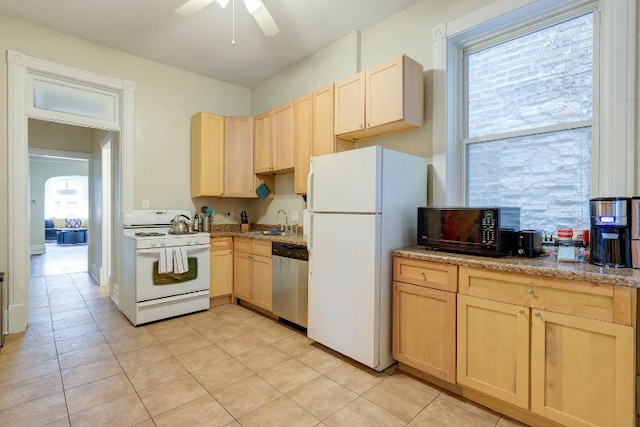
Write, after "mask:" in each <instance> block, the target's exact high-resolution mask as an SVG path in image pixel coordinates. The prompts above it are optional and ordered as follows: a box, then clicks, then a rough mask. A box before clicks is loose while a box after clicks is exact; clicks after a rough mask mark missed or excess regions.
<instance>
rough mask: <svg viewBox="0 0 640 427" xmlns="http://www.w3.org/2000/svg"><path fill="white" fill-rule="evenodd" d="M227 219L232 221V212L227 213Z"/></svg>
mask: <svg viewBox="0 0 640 427" xmlns="http://www.w3.org/2000/svg"><path fill="white" fill-rule="evenodd" d="M227 218H229V219H233V212H231V211H228V212H227Z"/></svg>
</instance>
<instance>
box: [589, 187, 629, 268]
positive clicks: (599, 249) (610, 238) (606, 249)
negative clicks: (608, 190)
mask: <svg viewBox="0 0 640 427" xmlns="http://www.w3.org/2000/svg"><path fill="white" fill-rule="evenodd" d="M589 205H590V208H591V238H590V240H589V248H590V253H591V255H590V260H589V262H590V263H591V264H596V265H604V266H608V267H631V227H630V224H629V218H630V214H631V199H630V198H628V197H600V198H595V199H591V200H590V201H589Z"/></svg>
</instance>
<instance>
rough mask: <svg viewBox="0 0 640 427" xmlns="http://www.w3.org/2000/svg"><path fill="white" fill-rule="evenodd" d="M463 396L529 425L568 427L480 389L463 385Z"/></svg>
mask: <svg viewBox="0 0 640 427" xmlns="http://www.w3.org/2000/svg"><path fill="white" fill-rule="evenodd" d="M462 396H463V397H466V398H467V399H469V400H471V401H473V402H476V403H479V404H480V405H483V406H486V407H487V408H489V409H492V410H494V411H496V412H498V413H500V414H504V415H506V416H508V417H510V418H513V419H514V420H517V421H520V422H522V423H524V424H526V425H529V426H536V427H566V426H565V425H564V424H558V423H555V422H553V421H551V420H548V419H546V418H542V417H540V416H538V415H536V414H534V413H532V412H529V411H525V410H524V409H521V408H518V407H516V406H513V405H510V404H508V403H507V402H504V401H502V400H498V399H495V398H493V397H491V396H487V395H486V394H484V393H481V392H479V391H476V390H473V389H470V388H466V387H462Z"/></svg>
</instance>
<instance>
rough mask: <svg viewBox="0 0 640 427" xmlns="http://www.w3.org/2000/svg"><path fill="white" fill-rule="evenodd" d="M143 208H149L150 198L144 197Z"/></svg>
mask: <svg viewBox="0 0 640 427" xmlns="http://www.w3.org/2000/svg"><path fill="white" fill-rule="evenodd" d="M142 209H149V199H142Z"/></svg>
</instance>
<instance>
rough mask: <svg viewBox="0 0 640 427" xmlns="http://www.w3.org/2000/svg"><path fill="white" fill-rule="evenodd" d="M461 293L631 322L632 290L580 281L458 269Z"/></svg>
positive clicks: (583, 315)
mask: <svg viewBox="0 0 640 427" xmlns="http://www.w3.org/2000/svg"><path fill="white" fill-rule="evenodd" d="M459 282H460V293H461V294H467V295H474V296H479V297H482V298H487V299H491V300H494V301H503V302H509V303H513V304H519V305H524V306H528V307H531V308H538V309H542V310H549V311H554V312H558V313H565V314H572V315H576V316H581V317H587V318H592V319H597V320H603V321H606V322H615V323H620V324H624V325H632V324H633V323H632V322H633V317H634V316H633V315H632V313H633V312H634V310H635V308H634V307H633V305H634V304H633V301H634V300H635V292H636V291H635V289H634V288H627V287H623V286H614V285H608V284H600V283H593V282H585V281H580V280H567V279H557V278H553V277H542V276H532V275H526V274H516V273H504V272H497V271H492V270H484V269H478V268H472V267H465V266H460V268H459Z"/></svg>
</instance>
